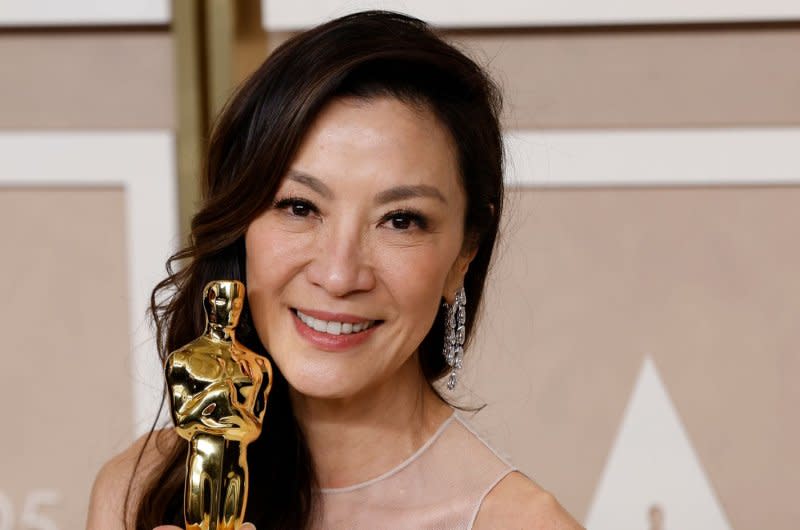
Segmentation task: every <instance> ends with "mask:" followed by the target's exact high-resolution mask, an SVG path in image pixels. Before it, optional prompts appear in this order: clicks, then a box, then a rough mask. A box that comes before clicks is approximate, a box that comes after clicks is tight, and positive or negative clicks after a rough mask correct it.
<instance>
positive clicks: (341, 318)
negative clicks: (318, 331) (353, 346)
mask: <svg viewBox="0 0 800 530" xmlns="http://www.w3.org/2000/svg"><path fill="white" fill-rule="evenodd" d="M295 309H297V310H298V311H300V312H301V313H303V314H304V315H308V316H310V317H314V318H316V319H318V320H327V321H334V322H346V323H349V324H358V323H359V322H366V321H367V320H377V319H374V318H367V317H361V316H358V315H350V314H347V313H328V312H327V311H315V310H313V309H303V308H302V307H296V308H295Z"/></svg>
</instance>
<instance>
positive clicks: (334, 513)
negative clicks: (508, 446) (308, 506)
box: [314, 412, 514, 530]
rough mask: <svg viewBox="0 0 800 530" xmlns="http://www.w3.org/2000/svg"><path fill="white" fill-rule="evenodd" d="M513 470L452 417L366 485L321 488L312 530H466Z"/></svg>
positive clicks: (460, 422)
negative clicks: (317, 516) (318, 514)
mask: <svg viewBox="0 0 800 530" xmlns="http://www.w3.org/2000/svg"><path fill="white" fill-rule="evenodd" d="M513 470H514V468H513V467H512V466H511V465H510V464H509V463H508V462H506V461H505V460H504V459H503V458H501V457H500V456H499V455H498V454H497V453H496V452H495V451H494V450H493V449H492V448H491V447H489V445H488V444H487V443H486V442H485V441H484V440H483V439H482V438H481V437H480V436H479V435H478V434H477V433H475V431H474V430H473V429H472V428H471V427H470V426H469V425H468V424H467V423H466V421H465V420H464V419H462V418H461V417H460V416H459V415H458V414H457V413H455V412H454V413H453V415H452V416H450V417H449V418H448V419H447V420H446V421H445V422H444V423H443V424H442V425H441V427H439V429H438V430H437V431H436V433H435V434H434V435H433V436H432V437H431V438H430V439H429V440H428V441H427V442H426V443H425V444H424V445H423V446H422V447H421V448H420V449H419V450H418V451H417V452H416V453H415V454H414V455H412V456H411V457H410V458H408V460H406V461H405V462H403V463H402V464H400V465H399V466H397V467H395V468H394V469H392V470H391V471H389V472H387V473H385V474H383V475H381V476H379V477H376V478H374V479H372V480H369V481H367V482H362V483H361V484H357V485H354V486H349V487H346V488H329V489H322V502H323V505H322V517H321V520H319V521H318V522H317V524H316V525H315V526H314V528H315V530H376V529H381V530H412V529H413V530H422V529H424V530H462V529H463V530H467V529H470V528H472V524H473V523H474V521H475V517H476V516H477V514H478V510H479V509H480V506H481V503H482V501H483V499H484V497H486V495H487V494H488V493H489V491H490V490H491V489H492V488H493V487H494V486H495V485H496V484H497V483H498V482H499V481H500V480H501V479H502V478H503V477H505V476H506V475H507V474H508V473H510V472H511V471H513Z"/></svg>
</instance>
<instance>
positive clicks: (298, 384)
mask: <svg viewBox="0 0 800 530" xmlns="http://www.w3.org/2000/svg"><path fill="white" fill-rule="evenodd" d="M325 364H327V363H313V362H307V363H305V365H304V366H302V367H301V366H294V367H287V368H288V369H287V371H284V372H283V375H284V377H285V378H286V381H287V382H288V383H289V386H291V387H292V389H294V391H296V392H298V393H299V394H301V395H303V396H307V397H310V398H316V399H344V398H348V397H351V396H354V395H356V394H358V393H359V391H361V390H363V388H364V387H365V386H366V385H365V384H361V383H363V381H362V380H363V377H359V376H358V375H357V374H354V373H352V372H351V371H343V370H337V369H336V367H331V366H325Z"/></svg>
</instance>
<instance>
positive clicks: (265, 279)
mask: <svg viewBox="0 0 800 530" xmlns="http://www.w3.org/2000/svg"><path fill="white" fill-rule="evenodd" d="M304 246H305V244H304V242H303V238H302V237H298V235H297V234H288V233H285V232H282V231H280V230H275V229H273V228H271V227H270V226H269V225H268V224H266V223H264V222H259V221H258V220H256V221H254V222H253V224H252V225H251V227H250V228H249V229H248V231H247V233H246V234H245V254H246V271H247V278H246V285H247V297H248V301H249V303H250V312H251V314H252V317H253V323H254V324H255V327H256V331H258V334H259V337H260V338H261V341H262V343H263V344H264V345H265V346H266V345H267V342H268V340H267V336H266V332H267V329H268V328H269V325H268V322H269V320H271V319H273V318H276V317H277V316H278V315H277V309H278V308H279V306H280V301H281V300H282V292H283V290H284V288H285V287H286V286H287V285H288V284H289V283H290V282H291V281H292V279H293V278H294V277H295V276H296V275H297V274H298V271H300V270H301V269H302V266H303V263H304V262H303V259H304V258H303V256H304V255H305V254H306V252H305V249H304Z"/></svg>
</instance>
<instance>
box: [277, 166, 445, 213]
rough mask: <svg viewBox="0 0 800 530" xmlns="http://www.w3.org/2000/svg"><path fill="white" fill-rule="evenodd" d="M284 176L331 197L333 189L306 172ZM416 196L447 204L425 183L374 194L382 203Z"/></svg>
mask: <svg viewBox="0 0 800 530" xmlns="http://www.w3.org/2000/svg"><path fill="white" fill-rule="evenodd" d="M286 178H287V179H289V180H293V181H295V182H298V183H300V184H303V185H305V186H308V187H309V188H311V189H312V190H314V191H316V192H317V193H319V194H320V195H322V196H323V197H325V198H326V199H332V198H333V191H331V189H330V188H329V187H328V186H326V185H325V183H324V182H322V181H321V180H319V179H318V178H316V177H313V176H311V175H309V174H308V173H303V172H301V171H296V170H290V171H289V172H288V173H287V175H286ZM417 197H429V198H432V199H436V200H438V201H441V202H443V203H444V204H447V199H445V198H444V195H442V192H440V191H439V190H438V188H436V187H434V186H429V185H427V184H417V185H405V186H395V187H394V188H389V189H388V190H384V191H382V192H380V193H378V194H377V195H376V196H375V204H377V205H383V204H387V203H390V202H396V201H402V200H404V199H414V198H417Z"/></svg>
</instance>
